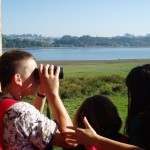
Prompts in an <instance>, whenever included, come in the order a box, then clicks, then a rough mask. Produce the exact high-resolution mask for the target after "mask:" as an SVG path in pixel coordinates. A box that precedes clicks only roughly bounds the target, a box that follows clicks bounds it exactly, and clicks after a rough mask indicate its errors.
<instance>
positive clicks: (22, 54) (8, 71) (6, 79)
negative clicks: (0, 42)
mask: <svg viewBox="0 0 150 150" xmlns="http://www.w3.org/2000/svg"><path fill="white" fill-rule="evenodd" d="M30 58H31V59H34V60H35V58H34V57H33V55H32V54H30V53H28V52H26V51H21V50H11V51H7V52H5V53H4V54H2V56H1V57H0V82H1V87H2V91H3V89H4V88H5V87H6V86H7V85H8V84H9V83H10V82H11V79H12V76H13V75H14V74H15V73H17V72H18V73H22V74H23V73H24V68H23V62H24V60H27V59H30Z"/></svg>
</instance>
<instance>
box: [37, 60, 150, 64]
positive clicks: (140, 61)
mask: <svg viewBox="0 0 150 150" xmlns="http://www.w3.org/2000/svg"><path fill="white" fill-rule="evenodd" d="M134 62H136V63H150V59H118V60H58V61H57V60H49V61H38V62H37V63H38V65H39V64H41V63H42V64H44V65H45V64H54V65H59V66H72V65H98V64H113V63H114V64H116V63H124V64H125V63H134Z"/></svg>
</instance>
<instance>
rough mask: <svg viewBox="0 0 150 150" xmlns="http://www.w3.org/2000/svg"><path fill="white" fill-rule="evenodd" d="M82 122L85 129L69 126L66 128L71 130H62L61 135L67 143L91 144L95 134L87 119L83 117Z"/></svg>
mask: <svg viewBox="0 0 150 150" xmlns="http://www.w3.org/2000/svg"><path fill="white" fill-rule="evenodd" d="M83 122H84V124H85V126H86V129H82V128H76V127H73V126H69V127H67V128H69V129H71V130H72V131H71V132H63V135H64V137H65V138H66V141H67V142H68V143H76V144H82V145H87V146H88V145H89V146H91V145H93V143H94V138H95V137H96V135H97V134H96V132H95V131H94V129H93V128H92V127H91V125H90V124H89V122H88V121H87V119H86V117H84V118H83ZM89 141H90V142H89Z"/></svg>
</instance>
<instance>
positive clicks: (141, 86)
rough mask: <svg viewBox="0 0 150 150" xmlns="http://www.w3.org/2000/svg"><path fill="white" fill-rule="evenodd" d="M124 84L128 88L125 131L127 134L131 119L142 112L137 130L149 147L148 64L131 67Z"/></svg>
mask: <svg viewBox="0 0 150 150" xmlns="http://www.w3.org/2000/svg"><path fill="white" fill-rule="evenodd" d="M126 85H127V89H128V115H127V119H126V125H125V131H126V133H127V134H129V127H130V123H131V121H132V120H133V118H135V117H136V116H137V115H140V114H142V120H143V122H141V125H140V128H139V130H138V131H139V134H140V135H141V137H142V138H143V141H144V143H145V144H146V143H147V144H148V145H149V148H150V143H149V137H150V123H149V122H150V64H145V65H142V66H137V67H135V68H133V69H132V70H131V71H130V72H129V74H128V76H127V78H126ZM129 136H130V135H129Z"/></svg>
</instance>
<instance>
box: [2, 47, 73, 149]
mask: <svg viewBox="0 0 150 150" xmlns="http://www.w3.org/2000/svg"><path fill="white" fill-rule="evenodd" d="M36 68H37V63H36V60H35V58H34V57H33V55H32V54H30V53H28V52H25V51H20V50H11V51H8V52H5V53H4V54H2V56H1V57H0V82H1V89H2V92H1V93H0V109H1V110H2V109H3V108H7V107H8V105H9V107H8V108H7V109H5V111H4V112H3V114H1V118H0V123H1V129H2V130H1V133H0V134H1V135H0V137H1V139H0V140H1V143H0V146H1V149H2V148H4V149H11V150H13V149H20V150H25V149H28V150H30V149H46V148H49V147H50V146H51V145H54V146H59V147H74V146H75V144H71V145H70V144H68V143H67V142H66V141H65V140H64V137H63V136H62V134H61V132H64V131H68V129H67V128H66V126H72V121H71V119H70V117H69V115H68V113H67V111H66V109H65V107H64V105H63V103H62V101H61V99H60V96H59V74H60V67H59V66H58V67H57V68H56V71H55V73H54V65H49V64H47V65H45V66H43V65H42V64H40V66H39V68H38V69H36ZM35 70H38V75H39V79H40V80H37V79H36V78H35ZM40 92H41V93H40ZM36 93H37V94H36ZM43 93H44V94H43ZM28 95H36V96H35V101H34V106H35V107H34V106H33V105H31V104H29V103H27V102H23V101H22V100H23V98H24V97H25V96H28ZM45 96H46V98H47V100H48V104H49V107H50V108H51V111H52V113H53V116H54V119H55V120H56V122H57V123H56V122H54V121H53V120H50V119H48V118H47V117H46V116H44V115H43V114H42V113H41V112H40V111H42V109H43V108H42V109H41V106H39V103H40V104H42V101H43V103H44V101H45ZM6 106H7V107H6ZM36 108H38V109H41V110H40V111H39V110H38V109H36ZM1 113H2V111H1Z"/></svg>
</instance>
